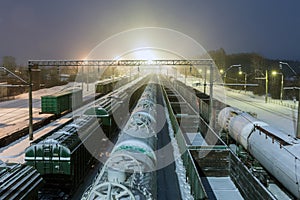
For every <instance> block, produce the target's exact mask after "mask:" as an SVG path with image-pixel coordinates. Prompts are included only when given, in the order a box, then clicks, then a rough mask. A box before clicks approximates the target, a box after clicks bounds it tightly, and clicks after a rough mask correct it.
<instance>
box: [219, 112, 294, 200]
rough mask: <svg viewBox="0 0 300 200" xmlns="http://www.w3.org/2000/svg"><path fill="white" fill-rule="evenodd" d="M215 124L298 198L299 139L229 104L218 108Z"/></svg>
mask: <svg viewBox="0 0 300 200" xmlns="http://www.w3.org/2000/svg"><path fill="white" fill-rule="evenodd" d="M218 123H219V125H220V126H221V127H222V128H223V130H224V131H226V132H228V133H229V134H230V136H231V137H232V138H233V139H234V140H236V141H237V142H238V143H239V144H241V145H242V146H243V147H244V148H245V149H246V150H247V151H248V152H249V153H250V154H251V155H252V156H253V157H254V158H256V159H257V160H258V161H259V162H260V164H261V165H262V166H263V167H264V168H265V169H266V170H268V171H269V173H270V174H272V175H273V176H274V177H275V178H276V179H277V180H278V181H279V182H280V183H281V184H282V185H283V186H284V187H285V188H286V189H287V190H288V191H290V192H291V193H292V194H293V195H294V196H295V197H296V198H298V199H300V183H299V180H300V160H299V159H300V140H299V139H297V138H294V137H292V136H288V135H286V134H284V133H283V132H282V131H280V130H277V129H275V128H272V127H271V126H269V125H268V124H267V123H265V122H263V121H261V120H259V119H257V118H255V117H253V116H251V115H250V114H248V113H246V112H243V111H241V110H239V109H237V108H233V107H226V108H224V109H222V110H221V111H220V113H219V115H218Z"/></svg>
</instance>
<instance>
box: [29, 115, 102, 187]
mask: <svg viewBox="0 0 300 200" xmlns="http://www.w3.org/2000/svg"><path fill="white" fill-rule="evenodd" d="M99 132H100V124H99V121H98V120H97V119H95V118H94V117H91V116H85V117H81V118H77V119H75V120H74V121H73V122H71V123H69V124H67V125H65V126H64V127H62V128H60V129H58V130H54V131H52V132H49V133H47V134H46V135H44V136H42V137H40V138H38V139H37V140H35V141H33V142H32V143H31V145H30V146H29V147H28V148H27V149H26V150H25V162H26V164H27V165H30V166H33V167H34V168H35V169H37V171H38V172H39V173H40V174H41V175H42V176H43V178H44V179H45V181H46V183H47V184H54V185H56V186H57V185H58V186H60V187H64V188H65V189H70V191H72V189H74V188H76V187H77V186H78V184H79V183H80V182H81V181H82V179H83V178H84V176H85V175H86V172H87V171H88V170H89V169H90V167H91V166H92V165H93V164H94V161H95V159H94V156H96V155H98V154H99V152H100V151H101V150H103V149H99V145H100V142H103V140H102V139H103V138H105V136H103V135H101V134H99ZM93 145H95V146H93Z"/></svg>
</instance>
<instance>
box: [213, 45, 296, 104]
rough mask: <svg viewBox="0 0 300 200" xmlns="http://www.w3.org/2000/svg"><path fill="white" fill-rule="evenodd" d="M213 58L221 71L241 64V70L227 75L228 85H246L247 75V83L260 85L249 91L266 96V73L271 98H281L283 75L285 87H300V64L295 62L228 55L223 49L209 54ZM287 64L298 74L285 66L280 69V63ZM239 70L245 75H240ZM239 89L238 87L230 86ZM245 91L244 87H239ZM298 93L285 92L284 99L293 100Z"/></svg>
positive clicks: (259, 56)
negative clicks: (275, 73)
mask: <svg viewBox="0 0 300 200" xmlns="http://www.w3.org/2000/svg"><path fill="white" fill-rule="evenodd" d="M208 53H209V55H210V56H211V58H212V59H213V60H214V62H215V64H216V65H217V67H218V68H219V69H223V71H226V69H228V68H229V67H230V66H231V65H237V64H240V65H241V68H240V69H239V68H231V69H230V70H228V71H227V73H226V83H244V82H245V75H246V76H247V83H249V84H250V83H253V84H258V86H256V87H247V90H251V91H253V93H254V94H258V95H264V94H265V80H264V79H262V78H263V77H265V74H266V72H267V73H268V77H269V85H268V86H269V96H271V97H273V98H279V97H280V87H281V74H283V77H284V87H290V86H300V79H299V74H300V67H299V66H300V62H299V61H294V60H278V59H268V58H265V57H263V56H262V55H260V54H258V53H236V54H226V52H225V50H224V49H223V48H220V49H218V50H213V51H209V52H208ZM280 61H282V62H286V63H288V64H289V65H290V67H292V68H293V70H294V71H295V72H296V73H297V74H298V75H295V74H294V73H293V71H292V70H291V69H290V68H289V67H288V66H283V67H282V69H280V66H279V62H280ZM239 70H241V71H242V72H243V73H242V74H240V75H239V74H238V72H239ZM274 71H276V72H277V75H274V74H273V75H272V72H274ZM230 87H232V88H235V89H238V87H237V86H230ZM239 87H240V89H243V87H242V86H239ZM298 96H299V95H298V91H292V90H289V91H284V95H283V99H293V98H294V97H298Z"/></svg>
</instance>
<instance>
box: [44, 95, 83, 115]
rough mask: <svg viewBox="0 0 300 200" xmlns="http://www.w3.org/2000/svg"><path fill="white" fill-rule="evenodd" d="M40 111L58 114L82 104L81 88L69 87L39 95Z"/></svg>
mask: <svg viewBox="0 0 300 200" xmlns="http://www.w3.org/2000/svg"><path fill="white" fill-rule="evenodd" d="M41 99H42V101H41V103H42V105H41V107H42V112H41V113H48V114H55V115H59V114H61V113H63V112H65V111H72V110H73V108H78V107H79V106H81V105H82V90H81V89H70V90H65V91H60V92H57V93H55V94H52V95H46V96H42V97H41Z"/></svg>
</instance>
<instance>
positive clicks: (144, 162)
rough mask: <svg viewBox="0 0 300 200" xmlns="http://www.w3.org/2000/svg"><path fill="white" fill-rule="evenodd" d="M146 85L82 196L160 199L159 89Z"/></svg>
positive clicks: (83, 197)
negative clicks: (106, 157)
mask: <svg viewBox="0 0 300 200" xmlns="http://www.w3.org/2000/svg"><path fill="white" fill-rule="evenodd" d="M157 87H158V86H157V85H156V84H153V83H150V84H148V85H147V86H146V88H145V90H144V92H143V93H142V95H141V98H140V99H139V101H138V103H137V105H136V107H135V108H134V109H133V111H132V114H131V116H130V117H129V120H128V121H127V123H126V124H125V126H124V128H123V130H122V131H121V133H120V135H119V138H118V140H117V143H116V145H115V146H114V148H113V150H112V152H111V154H110V156H109V159H108V160H107V161H106V162H105V164H104V165H103V167H102V169H101V171H100V173H99V175H97V176H96V178H95V180H94V183H93V184H92V185H91V186H90V187H89V188H88V189H87V190H86V192H85V193H84V194H83V196H82V199H156V187H155V185H156V174H155V169H156V162H157V160H156V155H155V150H156V140H157V138H156V134H155V129H156V121H155V118H156V115H157V113H156V91H157Z"/></svg>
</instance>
